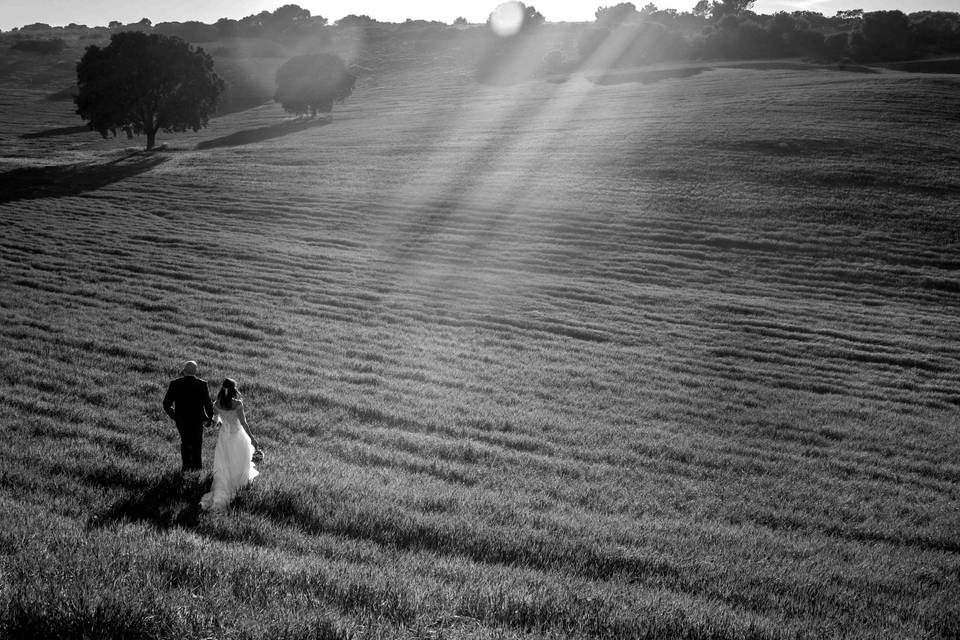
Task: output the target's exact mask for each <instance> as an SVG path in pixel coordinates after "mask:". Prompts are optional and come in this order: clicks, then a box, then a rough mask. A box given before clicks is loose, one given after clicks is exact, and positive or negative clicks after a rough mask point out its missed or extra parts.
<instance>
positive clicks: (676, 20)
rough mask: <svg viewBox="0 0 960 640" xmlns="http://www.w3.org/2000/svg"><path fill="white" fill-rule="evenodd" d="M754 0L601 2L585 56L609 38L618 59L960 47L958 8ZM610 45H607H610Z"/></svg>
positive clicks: (831, 56)
mask: <svg viewBox="0 0 960 640" xmlns="http://www.w3.org/2000/svg"><path fill="white" fill-rule="evenodd" d="M752 4H753V0H712V2H711V1H710V0H700V2H698V3H697V4H696V5H695V6H694V8H693V10H692V11H690V12H682V13H681V12H677V11H676V10H673V9H665V10H660V9H657V7H656V6H655V5H653V4H647V5H646V6H644V7H642V8H641V9H637V8H636V6H635V5H634V4H633V3H630V2H622V3H619V4H617V5H613V6H608V7H600V8H599V9H597V11H596V14H595V17H596V21H595V22H594V24H593V25H592V26H591V27H590V28H588V29H587V30H586V31H585V32H584V33H583V34H582V36H581V37H580V40H579V43H578V45H579V52H580V55H581V56H582V57H583V58H588V57H590V56H594V55H599V56H601V57H602V55H603V51H602V48H603V47H604V45H605V44H606V43H610V42H617V43H618V46H617V47H616V50H615V51H611V52H610V56H611V59H610V60H609V61H608V62H609V63H610V64H613V65H638V64H650V63H653V62H663V61H669V60H686V59H711V58H731V59H744V58H761V59H762V58H788V57H806V58H813V59H817V60H824V61H847V60H849V61H852V62H862V63H869V62H884V61H893V60H912V59H918V58H926V57H935V56H942V55H951V54H957V53H960V13H952V12H947V11H920V12H916V13H911V14H909V15H907V14H905V13H903V12H902V11H899V10H893V11H874V12H869V13H865V12H864V11H862V10H859V9H858V10H852V11H839V12H837V14H836V15H835V16H832V17H825V16H823V15H821V14H819V13H816V12H813V11H795V12H793V13H786V12H781V13H775V14H773V15H758V14H756V13H753V12H752V11H750V7H751V6H752ZM608 48H609V45H608Z"/></svg>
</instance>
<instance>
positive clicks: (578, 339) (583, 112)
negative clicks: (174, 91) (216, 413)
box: [0, 60, 960, 639]
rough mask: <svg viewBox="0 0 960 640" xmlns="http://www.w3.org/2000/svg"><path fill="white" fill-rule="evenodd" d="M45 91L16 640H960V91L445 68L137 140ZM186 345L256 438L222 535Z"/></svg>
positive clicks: (25, 189) (893, 81) (7, 514)
mask: <svg viewBox="0 0 960 640" xmlns="http://www.w3.org/2000/svg"><path fill="white" fill-rule="evenodd" d="M10 69H13V70H12V71H11V70H10ZM28 71H29V73H28ZM32 73H35V72H34V71H32V70H31V68H30V67H28V66H23V67H16V68H14V67H13V66H10V67H8V68H7V73H5V74H0V86H2V88H3V91H2V92H0V120H2V124H3V126H2V128H0V265H2V271H0V273H2V278H0V426H2V433H3V434H4V440H3V442H4V445H5V446H4V450H3V459H2V463H0V636H4V637H9V638H27V637H31V638H32V637H84V638H121V637H123V638H173V637H176V638H214V637H215V638H264V639H268V638H269V639H273V638H298V639H299V638H349V637H358V638H394V637H397V638H401V637H417V638H557V637H596V638H623V639H627V638H673V637H677V638H704V639H705V638H713V639H721V638H729V639H734V638H740V639H747V638H755V639H767V638H770V639H773V638H824V637H837V638H839V637H843V638H956V637H958V634H960V439H958V431H957V426H958V411H960V331H958V327H960V285H958V269H960V232H958V229H960V214H958V212H960V152H958V149H960V126H958V124H960V115H958V114H960V80H958V79H957V77H956V76H947V75H936V74H927V75H920V74H910V73H905V72H899V71H884V72H880V73H853V72H847V71H836V72H827V71H824V70H818V69H813V68H805V67H803V66H802V65H782V66H781V67H778V66H776V65H765V66H764V67H763V68H759V67H754V68H750V67H749V66H744V65H740V66H739V67H734V66H728V67H710V68H707V69H700V70H699V71H698V72H697V73H696V75H691V74H685V73H683V72H678V73H677V74H676V75H677V76H684V75H687V76H688V77H669V76H670V75H671V74H669V73H665V74H654V75H649V74H637V73H635V72H624V73H622V74H605V75H598V76H593V75H591V74H590V73H589V72H588V73H578V74H574V75H572V76H571V77H569V78H566V79H561V78H555V79H553V80H554V81H552V82H543V81H531V82H524V83H519V84H513V85H506V86H484V85H479V84H477V83H476V82H475V80H474V78H473V76H472V74H471V72H470V69H469V67H468V66H466V65H462V64H460V65H444V64H438V63H437V61H436V60H434V61H433V62H429V61H427V62H424V63H422V64H419V63H410V64H396V65H394V66H393V67H389V66H388V67H385V68H384V69H383V70H379V71H378V70H373V71H372V72H371V73H369V74H367V75H365V76H364V78H363V79H362V81H361V83H360V84H358V88H357V90H356V91H355V93H354V95H353V96H352V97H351V98H350V99H349V100H348V101H347V103H346V104H345V105H343V106H342V107H340V108H338V109H337V110H336V111H335V113H334V117H333V118H332V120H330V121H327V120H321V121H315V122H303V121H300V122H298V121H293V120H291V119H290V118H289V117H288V116H286V115H285V114H284V113H283V112H282V111H281V110H280V109H279V108H278V107H276V106H274V105H265V106H261V107H256V108H252V109H249V110H242V111H235V112H232V113H229V114H225V115H223V116H222V117H219V118H216V119H214V120H213V121H212V122H211V124H210V127H209V128H208V129H205V130H202V131H201V132H199V133H197V134H187V135H177V136H163V135H161V139H160V142H166V143H167V144H168V145H169V146H168V148H167V149H165V150H163V151H161V152H159V153H155V154H149V155H148V154H144V153H142V152H140V151H139V150H138V149H139V147H138V146H136V145H142V139H138V140H134V141H127V140H125V139H124V140H101V139H99V138H98V137H97V136H96V135H95V134H91V133H86V132H82V131H77V130H76V126H77V125H78V124H80V122H79V120H78V119H77V118H76V116H74V115H72V106H71V104H70V103H69V102H64V101H51V100H47V99H46V96H48V95H49V94H51V93H54V92H56V91H58V90H61V89H62V88H63V86H64V84H63V77H62V73H61V74H60V75H57V73H54V72H51V73H50V74H49V75H48V76H43V77H41V78H39V81H34V82H28V81H29V80H30V79H31V78H34V76H31V75H30V74H32ZM34 79H35V80H36V78H34ZM67 81H69V74H68V75H67ZM188 358H195V359H197V360H198V361H199V362H200V366H201V374H202V375H203V376H204V377H206V378H207V379H208V380H209V381H210V383H211V391H215V390H216V386H217V384H218V383H219V380H220V379H221V378H222V377H224V376H230V377H233V378H236V379H237V380H238V382H239V385H240V387H241V389H242V391H243V392H244V394H245V397H246V402H247V405H248V414H249V417H250V420H251V427H252V430H253V432H254V433H255V434H256V435H257V436H258V437H259V438H260V440H261V442H262V443H263V444H264V445H265V451H266V461H265V463H264V464H263V465H262V467H261V472H262V475H261V476H260V478H258V479H257V480H256V482H255V483H254V484H253V485H252V486H251V487H250V489H249V490H247V491H245V492H244V493H243V494H242V495H241V496H240V498H239V499H238V500H237V502H236V504H235V506H234V508H232V509H231V510H229V511H228V512H225V513H222V514H213V515H209V514H202V513H200V512H199V511H198V508H197V506H196V502H197V500H198V498H199V495H200V493H202V492H203V490H204V484H205V483H203V482H202V483H201V484H200V485H199V486H194V485H191V484H184V483H183V482H182V481H181V480H180V478H179V474H178V473H177V471H178V468H179V453H178V440H177V436H176V431H175V429H174V427H173V425H172V423H171V422H170V421H169V420H168V419H167V418H166V417H165V416H164V415H163V413H162V411H161V409H160V400H161V398H162V395H163V392H164V390H165V388H166V384H167V382H168V381H169V380H170V379H171V378H173V377H175V375H176V373H177V371H178V369H179V365H180V363H181V361H182V360H185V359H188ZM214 440H215V438H214V437H213V434H210V435H209V436H208V437H207V438H206V446H207V449H206V450H205V454H204V455H205V461H206V464H207V465H208V466H209V465H210V462H211V460H212V446H213V442H214Z"/></svg>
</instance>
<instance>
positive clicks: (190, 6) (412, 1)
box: [0, 0, 960, 31]
mask: <svg viewBox="0 0 960 640" xmlns="http://www.w3.org/2000/svg"><path fill="white" fill-rule="evenodd" d="M618 1H619V0H528V2H527V3H526V4H528V5H533V6H534V7H536V8H537V10H538V11H540V13H542V14H543V15H544V16H545V17H546V18H547V20H548V21H550V22H561V21H570V22H579V21H592V20H593V18H594V15H593V14H594V11H596V9H597V7H598V6H611V5H614V4H617V2H618ZM653 2H654V4H655V5H657V6H658V7H659V8H661V9H677V10H679V11H689V10H690V9H691V8H692V7H693V5H695V4H696V0H686V2H684V1H682V0H661V1H659V2H658V1H657V0H653ZM633 3H634V4H635V5H636V6H637V7H641V6H643V5H644V4H646V1H644V0H633ZM284 4H297V5H299V6H301V7H303V8H304V9H307V10H309V11H310V13H311V14H313V15H321V16H324V17H326V18H328V19H329V20H330V21H331V22H333V21H335V20H338V19H340V18H342V17H343V16H345V15H347V14H351V13H355V14H366V15H368V16H371V17H372V18H376V19H377V20H381V21H384V22H403V21H404V20H406V19H407V18H413V19H425V20H439V21H441V22H446V23H450V22H453V20H454V19H455V18H457V17H459V16H463V17H464V18H466V19H467V20H468V21H470V22H484V21H485V20H486V19H487V16H488V15H489V14H490V12H491V11H492V10H493V9H494V8H495V7H496V6H497V4H499V0H489V1H488V0H482V1H477V0H462V1H457V0H405V1H403V2H400V1H398V0H319V1H311V0H301V1H299V2H297V1H296V0H272V1H271V0H144V1H141V2H130V1H129V0H80V1H78V0H0V29H3V30H4V31H8V30H10V29H12V28H13V27H22V26H24V25H27V24H32V23H35V22H43V23H46V24H50V25H53V26H63V25H67V24H70V23H71V22H75V23H77V24H85V25H87V26H90V27H95V26H106V25H107V24H108V23H109V22H110V21H112V20H118V21H120V22H123V23H124V24H127V23H130V22H137V21H139V20H140V19H141V18H149V19H150V20H151V21H152V22H154V23H157V22H185V21H187V20H199V21H200V22H206V23H213V22H216V21H217V20H218V19H220V18H243V17H245V16H248V15H250V14H254V13H260V12H261V11H264V10H266V11H273V10H274V9H276V8H277V7H279V6H282V5H284ZM841 9H863V10H865V11H878V10H890V9H900V10H901V11H903V12H905V13H912V12H914V11H923V10H935V11H960V0H757V2H756V4H755V5H754V11H756V12H757V13H763V14H768V13H775V12H777V11H816V12H818V13H822V14H824V15H827V16H832V15H834V14H835V13H836V12H837V11H839V10H841Z"/></svg>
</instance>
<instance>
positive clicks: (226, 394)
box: [217, 378, 240, 409]
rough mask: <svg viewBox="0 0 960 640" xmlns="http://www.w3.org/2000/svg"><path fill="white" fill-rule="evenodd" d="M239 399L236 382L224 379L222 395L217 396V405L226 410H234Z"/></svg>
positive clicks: (221, 387)
mask: <svg viewBox="0 0 960 640" xmlns="http://www.w3.org/2000/svg"><path fill="white" fill-rule="evenodd" d="M239 397H240V392H239V391H238V390H237V382H236V380H232V379H230V378H224V379H223V383H222V384H221V385H220V393H218V394H217V404H219V405H220V406H221V407H223V408H224V409H233V401H234V400H235V399H237V398H239Z"/></svg>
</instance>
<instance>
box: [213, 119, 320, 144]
mask: <svg viewBox="0 0 960 640" xmlns="http://www.w3.org/2000/svg"><path fill="white" fill-rule="evenodd" d="M332 121H333V118H332V117H330V116H328V117H325V118H310V119H301V120H285V121H284V122H279V123H277V124H272V125H270V126H267V127H260V128H258V129H247V130H245V131H237V132H236V133H231V134H230V135H228V136H222V137H220V138H214V139H213V140H204V141H203V142H201V143H199V144H197V149H216V148H218V147H239V146H242V145H245V144H252V143H254V142H263V141H264V140H270V139H271V138H280V137H282V136H286V135H289V134H291V133H296V132H298V131H304V130H305V129H312V128H313V127H322V126H325V125H328V124H330V123H331V122H332Z"/></svg>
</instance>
